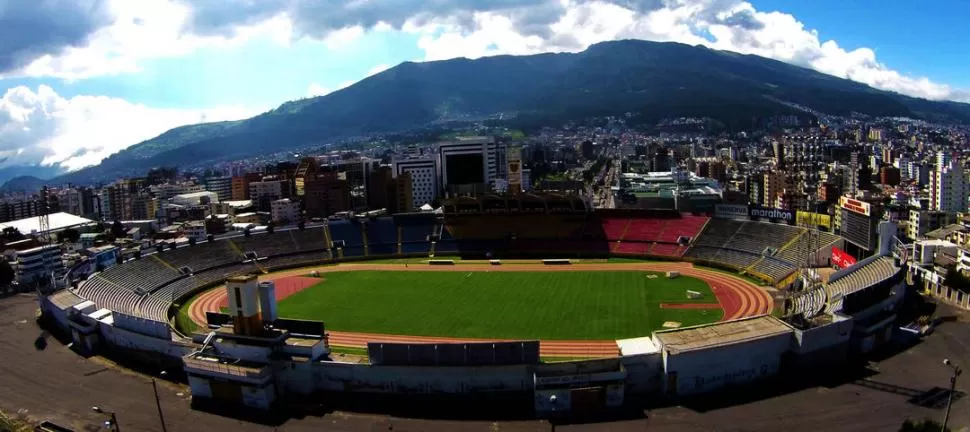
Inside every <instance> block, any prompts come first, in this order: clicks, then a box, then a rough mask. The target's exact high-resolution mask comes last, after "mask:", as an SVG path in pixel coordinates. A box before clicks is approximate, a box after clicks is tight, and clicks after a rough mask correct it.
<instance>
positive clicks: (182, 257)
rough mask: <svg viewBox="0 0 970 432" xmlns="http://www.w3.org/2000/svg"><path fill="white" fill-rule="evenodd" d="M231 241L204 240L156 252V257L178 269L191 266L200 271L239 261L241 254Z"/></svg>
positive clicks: (193, 269)
mask: <svg viewBox="0 0 970 432" xmlns="http://www.w3.org/2000/svg"><path fill="white" fill-rule="evenodd" d="M230 242H232V240H225V241H217V242H204V243H199V244H196V245H194V246H182V247H180V248H178V249H175V250H173V251H165V252H162V253H160V254H156V257H157V258H160V259H162V260H163V261H165V262H166V263H168V264H169V265H171V266H172V267H174V268H176V269H180V268H182V267H189V268H191V269H192V271H199V270H202V269H207V268H210V267H217V266H220V265H223V264H226V263H230V262H233V261H239V260H240V259H241V256H240V254H239V253H238V252H237V251H236V250H235V249H234V248H232V247H231V246H230Z"/></svg>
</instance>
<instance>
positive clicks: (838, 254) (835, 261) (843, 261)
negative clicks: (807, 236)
mask: <svg viewBox="0 0 970 432" xmlns="http://www.w3.org/2000/svg"><path fill="white" fill-rule="evenodd" d="M855 263H856V260H855V258H852V255H849V254H847V253H845V251H844V250H842V249H839V248H837V247H833V248H832V267H835V268H838V269H844V268H846V267H849V266H851V265H853V264H855Z"/></svg>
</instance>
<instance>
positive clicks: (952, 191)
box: [930, 151, 970, 212]
mask: <svg viewBox="0 0 970 432" xmlns="http://www.w3.org/2000/svg"><path fill="white" fill-rule="evenodd" d="M968 200H970V186H968V185H967V177H966V173H964V171H963V165H962V164H961V162H960V160H959V159H951V158H950V155H949V154H948V153H946V152H942V151H941V152H939V153H937V154H936V167H935V170H934V172H933V175H932V176H930V206H931V208H932V209H933V210H939V211H945V212H965V211H967V203H968Z"/></svg>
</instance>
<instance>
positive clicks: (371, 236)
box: [364, 217, 397, 255]
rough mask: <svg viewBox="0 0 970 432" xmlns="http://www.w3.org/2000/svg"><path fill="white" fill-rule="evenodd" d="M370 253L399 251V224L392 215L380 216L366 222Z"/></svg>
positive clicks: (384, 253)
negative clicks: (396, 223) (395, 222)
mask: <svg viewBox="0 0 970 432" xmlns="http://www.w3.org/2000/svg"><path fill="white" fill-rule="evenodd" d="M364 227H365V229H366V233H367V242H368V245H369V250H368V254H369V255H391V254H394V253H395V252H396V251H397V226H396V225H395V224H394V220H393V219H391V218H390V217H378V218H374V219H370V220H368V221H367V222H365V223H364Z"/></svg>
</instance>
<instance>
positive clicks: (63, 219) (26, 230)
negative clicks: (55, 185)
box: [0, 212, 94, 234]
mask: <svg viewBox="0 0 970 432" xmlns="http://www.w3.org/2000/svg"><path fill="white" fill-rule="evenodd" d="M47 219H48V222H49V230H50V231H60V230H62V229H65V228H70V227H76V226H80V225H85V224H89V223H94V221H92V220H91V219H85V218H83V217H80V216H75V215H72V214H70V213H64V212H58V213H51V214H49V215H47ZM9 227H13V228H16V229H17V231H20V232H21V233H22V234H30V233H32V232H37V233H39V232H41V230H40V216H35V217H29V218H25V219H17V220H15V221H10V222H4V223H0V230H3V229H4V228H9Z"/></svg>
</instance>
